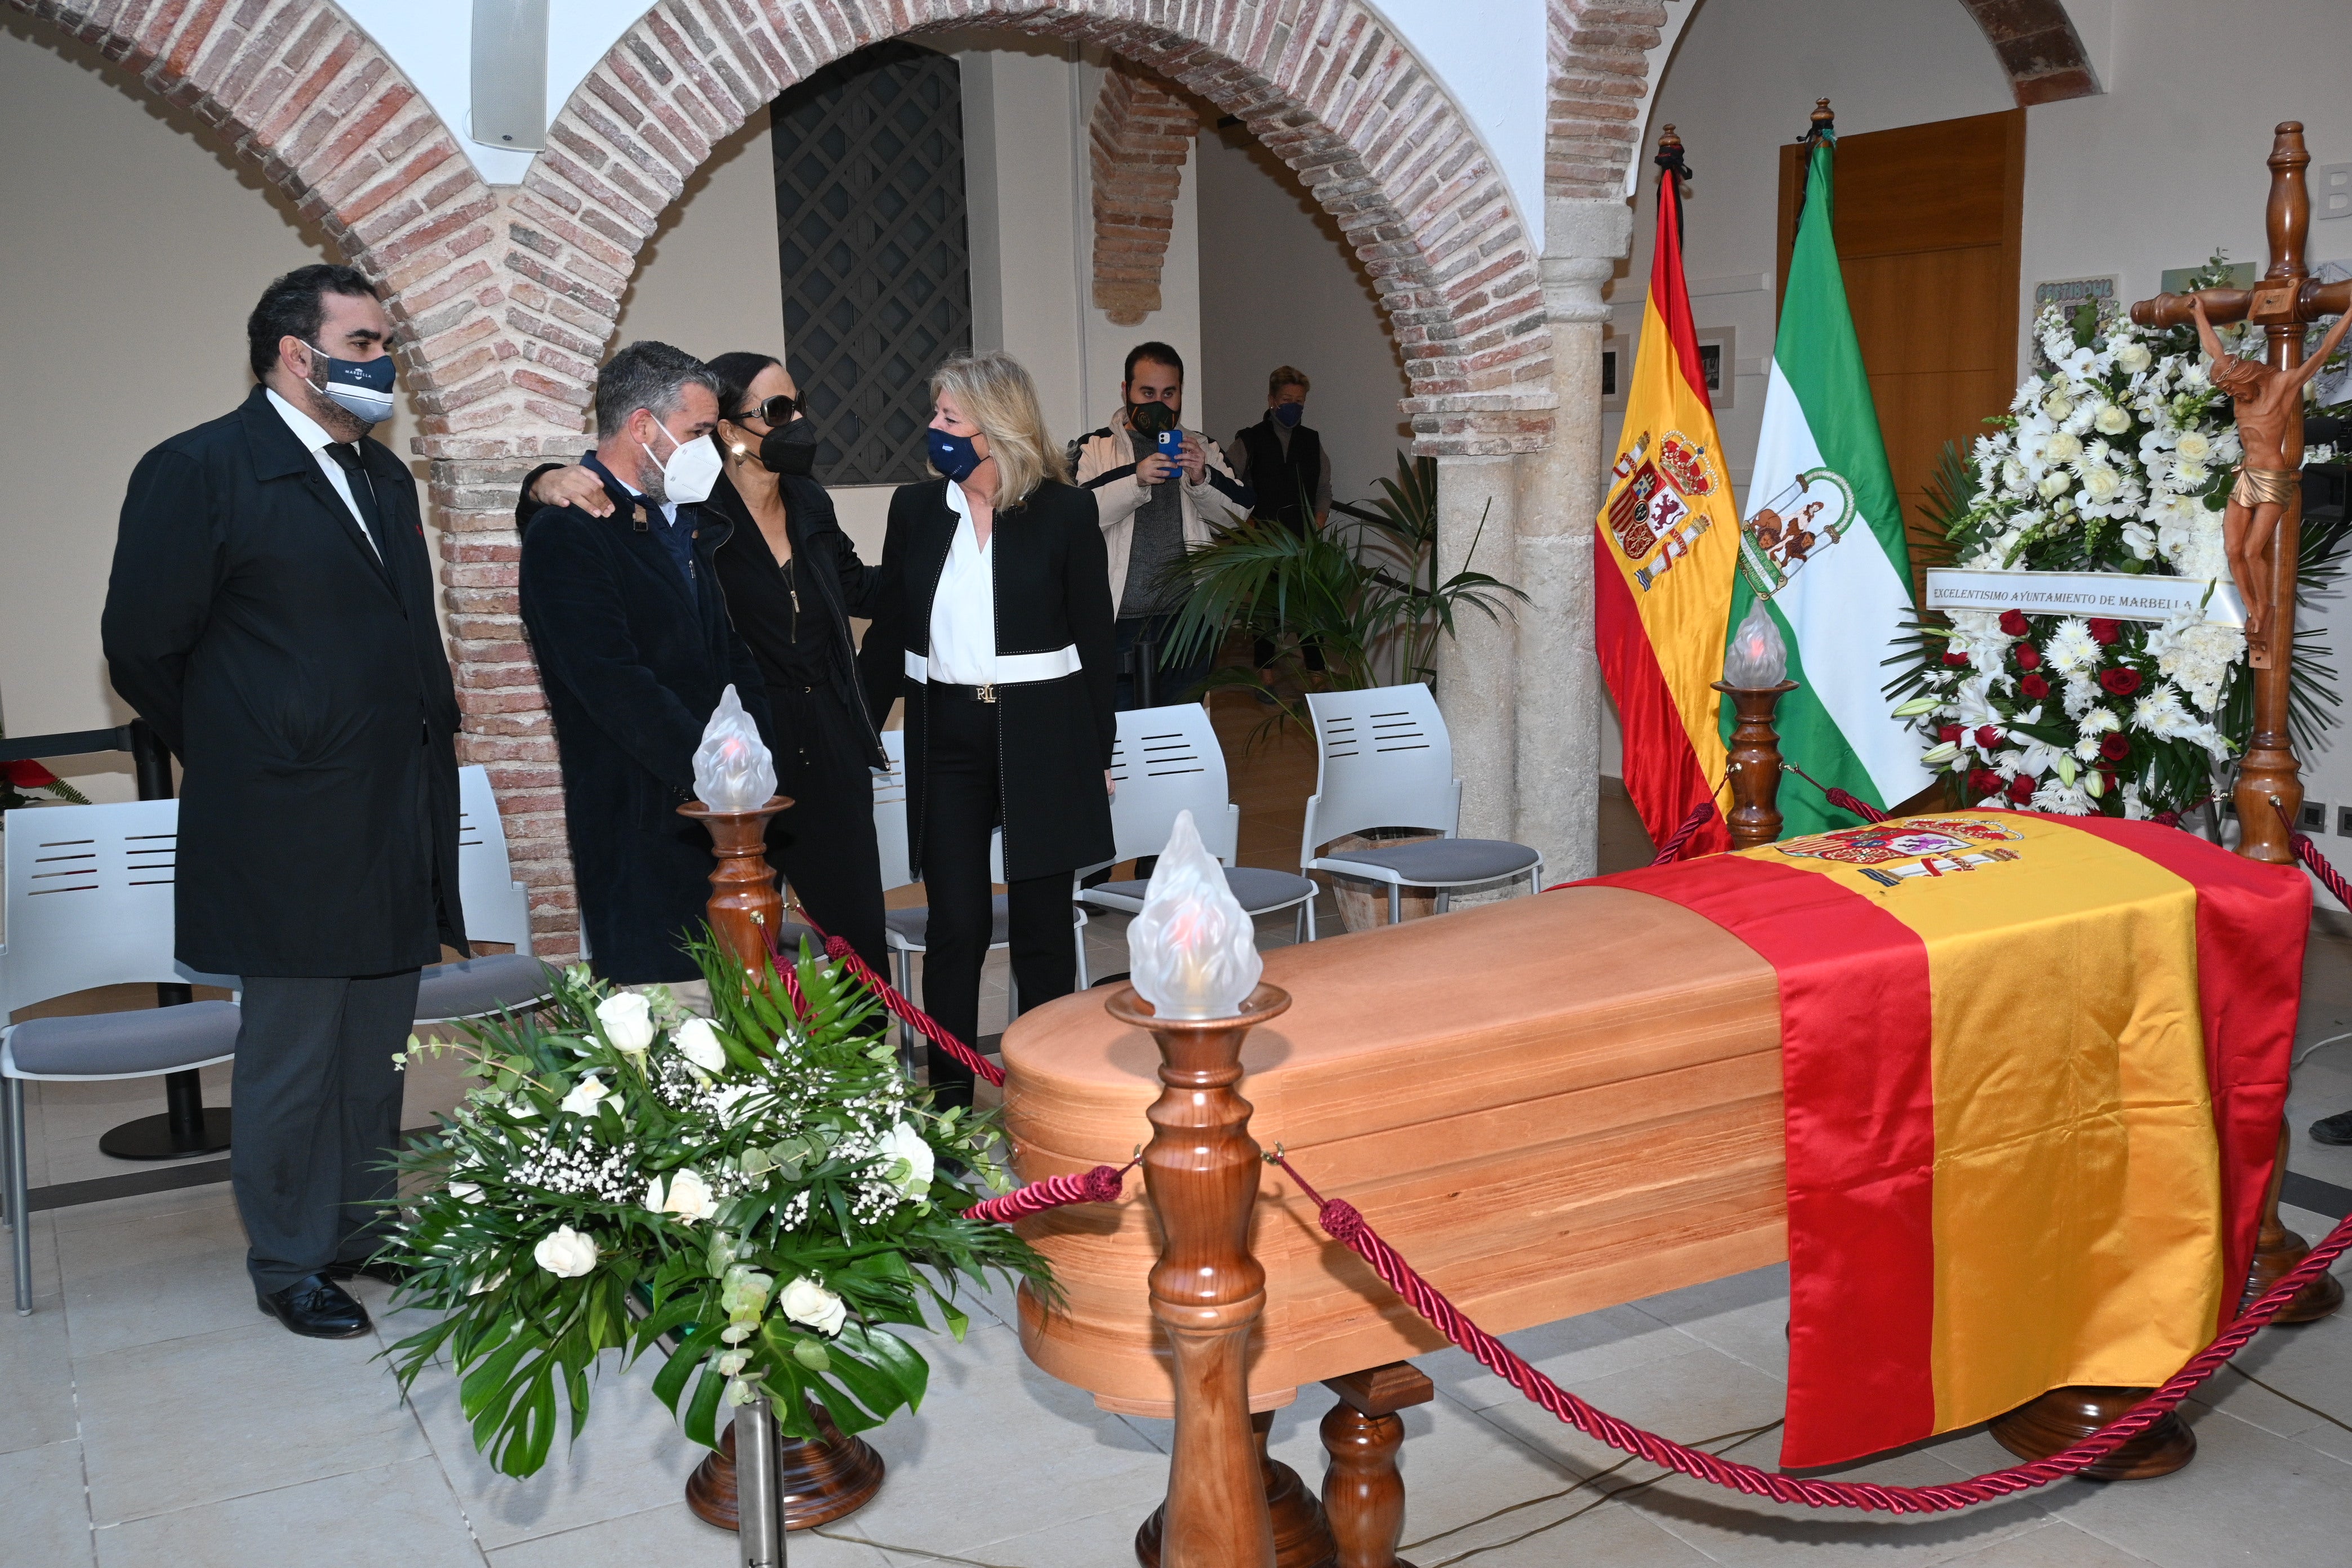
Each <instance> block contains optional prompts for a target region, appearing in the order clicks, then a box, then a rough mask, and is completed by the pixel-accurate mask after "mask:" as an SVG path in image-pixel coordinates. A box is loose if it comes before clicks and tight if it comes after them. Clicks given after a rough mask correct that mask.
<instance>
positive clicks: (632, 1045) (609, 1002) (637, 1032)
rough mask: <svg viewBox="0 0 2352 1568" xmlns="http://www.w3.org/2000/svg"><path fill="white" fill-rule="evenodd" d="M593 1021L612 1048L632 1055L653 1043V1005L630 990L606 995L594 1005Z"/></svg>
mask: <svg viewBox="0 0 2352 1568" xmlns="http://www.w3.org/2000/svg"><path fill="white" fill-rule="evenodd" d="M596 1021H597V1022H598V1023H600V1024H602V1025H604V1037H605V1038H606V1039H608V1040H610V1041H612V1042H613V1048H614V1050H616V1051H626V1052H627V1053H629V1054H630V1055H631V1056H635V1054H636V1053H638V1052H639V1051H642V1050H644V1049H645V1048H646V1047H647V1046H650V1045H652V1044H653V1043H654V1009H653V1004H652V1003H650V1002H647V1001H646V999H645V998H644V997H642V996H640V995H638V994H636V993H635V992H634V991H624V992H622V993H620V994H618V995H616V996H607V997H605V998H604V1000H603V1001H602V1002H599V1003H597V1004H596Z"/></svg>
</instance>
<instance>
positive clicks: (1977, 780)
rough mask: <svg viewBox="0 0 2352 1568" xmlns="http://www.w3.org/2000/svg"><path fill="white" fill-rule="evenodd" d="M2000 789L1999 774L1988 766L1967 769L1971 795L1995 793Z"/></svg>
mask: <svg viewBox="0 0 2352 1568" xmlns="http://www.w3.org/2000/svg"><path fill="white" fill-rule="evenodd" d="M1999 793H2000V774H1999V773H1995V772H1993V771H1992V770H1991V769H1990V768H1970V769H1969V794H1970V795H1979V796H1982V795H1997V794H1999Z"/></svg>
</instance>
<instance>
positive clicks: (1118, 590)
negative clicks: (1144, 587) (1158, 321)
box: [1070, 407, 1257, 615]
mask: <svg viewBox="0 0 2352 1568" xmlns="http://www.w3.org/2000/svg"><path fill="white" fill-rule="evenodd" d="M1185 434H1186V435H1188V436H1190V437H1192V439H1194V440H1195V441H1198V442H1199V443H1200V444H1201V448H1202V451H1204V452H1206V453H1207V454H1208V460H1207V461H1206V463H1204V464H1203V465H1202V469H1201V482H1200V483H1199V484H1194V483H1193V482H1192V481H1191V480H1190V479H1184V478H1183V477H1182V476H1181V473H1180V474H1179V475H1178V477H1176V478H1174V479H1169V480H1166V481H1165V482H1166V483H1169V484H1172V485H1176V486H1179V487H1181V498H1182V500H1183V502H1184V543H1185V545H1186V546H1187V547H1188V548H1191V547H1195V546H1199V545H1202V544H1206V543H1207V542H1209V539H1210V536H1211V535H1213V533H1215V532H1216V531H1218V530H1219V529H1223V528H1230V527H1232V526H1233V525H1234V524H1235V523H1238V522H1241V521H1244V520H1246V519H1247V518H1248V516H1249V514H1250V509H1251V508H1252V507H1254V506H1255V505H1256V504H1257V498H1256V496H1255V494H1254V493H1253V492H1252V491H1251V490H1250V489H1249V487H1248V486H1246V485H1244V484H1243V483H1241V482H1240V481H1239V480H1238V479H1234V471H1233V469H1232V468H1231V467H1229V466H1228V465H1227V464H1226V462H1225V454H1224V451H1223V448H1221V447H1219V446H1218V445H1217V444H1216V443H1215V442H1214V441H1212V440H1210V439H1209V437H1206V436H1204V435H1202V433H1201V432H1200V431H1198V430H1190V429H1188V430H1187V431H1185ZM1131 440H1132V436H1131V427H1130V426H1129V424H1128V422H1127V410H1126V409H1125V408H1124V407H1122V408H1120V410H1119V411H1118V413H1117V414H1115V415H1113V416H1111V422H1110V423H1109V424H1108V425H1106V426H1103V427H1102V428H1101V429H1099V430H1089V431H1087V433H1086V434H1085V435H1083V436H1081V437H1078V438H1077V439H1076V440H1075V441H1073V442H1071V443H1070V473H1071V477H1072V478H1073V479H1075V480H1076V483H1077V484H1079V485H1080V486H1082V487H1084V488H1085V489H1089V490H1092V491H1093V492H1094V495H1095V503H1096V505H1097V507H1099V508H1100V509H1101V512H1102V531H1103V544H1104V546H1105V547H1106V549H1107V550H1108V552H1109V555H1110V602H1111V613H1112V614H1113V615H1117V614H1118V601H1119V598H1120V596H1121V595H1123V594H1125V593H1126V591H1127V560H1128V555H1129V552H1131V551H1132V550H1133V549H1134V547H1135V514H1136V511H1137V510H1138V509H1139V508H1140V507H1141V506H1142V505H1143V503H1144V502H1145V501H1146V500H1150V497H1151V487H1150V485H1147V484H1143V483H1141V482H1139V480H1138V479H1136V477H1135V456H1134V448H1133V447H1132V445H1131Z"/></svg>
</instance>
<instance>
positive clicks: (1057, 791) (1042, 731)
mask: <svg viewBox="0 0 2352 1568" xmlns="http://www.w3.org/2000/svg"><path fill="white" fill-rule="evenodd" d="M947 486H948V481H947V480H945V479H927V480H924V481H923V482H921V483H919V484H911V485H901V486H900V487H899V488H898V493H897V494H895V495H893V496H892V497H891V498H890V521H889V526H888V530H887V532H886V534H885V535H884V538H883V544H882V584H881V591H880V593H879V594H878V595H877V601H878V604H877V607H878V609H879V611H880V614H878V615H877V617H876V619H875V622H874V625H873V626H871V627H870V628H869V629H868V630H867V632H866V643H865V647H863V648H861V649H860V650H859V654H858V664H859V668H860V669H861V670H862V671H863V672H864V676H865V679H866V689H867V691H868V693H869V694H870V695H872V696H873V697H874V698H875V699H876V700H877V707H878V706H881V705H883V703H884V701H886V699H885V698H884V696H883V694H884V693H886V692H890V691H893V690H895V689H903V690H904V693H905V695H906V699H907V719H906V725H907V829H908V846H907V847H908V856H909V858H910V859H911V860H912V862H913V866H914V870H915V874H916V875H917V876H918V877H919V876H921V875H922V855H923V800H924V795H925V790H924V773H925V763H924V756H925V752H924V736H925V731H926V728H927V724H926V716H927V710H928V707H929V702H930V701H931V700H933V698H932V694H931V692H930V689H929V685H928V683H927V682H926V681H925V680H924V679H923V675H924V672H925V668H926V665H927V661H928V656H929V651H930V635H931V597H932V595H933V593H934V592H935V591H936V590H937V589H938V587H939V581H940V571H941V569H942V568H943V567H944V566H945V565H946V564H947V559H948V551H949V548H950V545H952V544H953V543H954V542H955V531H956V528H957V526H958V523H959V521H960V520H959V519H958V518H957V516H956V513H955V510H954V509H953V508H951V507H950V506H949V505H948V499H947ZM990 557H991V562H992V575H993V578H994V583H995V590H996V651H997V657H998V658H1000V659H1006V660H1013V661H1017V663H1016V667H1015V668H1016V669H1017V671H1018V674H1017V675H1008V677H1007V679H1003V680H1001V681H1000V682H999V684H998V685H997V688H996V695H997V715H998V724H999V731H998V745H999V747H1000V755H1001V756H1002V758H1003V763H1002V764H1001V765H1002V767H1003V784H1002V787H1003V795H1004V874H1005V876H1007V877H1008V878H1011V879H1014V880H1025V879H1029V878H1032V877H1043V876H1046V875H1049V874H1051V873H1053V872H1056V871H1071V870H1076V868H1079V867H1081V866H1092V865H1097V864H1099V863H1101V862H1102V861H1105V860H1108V859H1109V858H1110V856H1111V831H1110V802H1109V799H1108V796H1107V795H1105V794H1104V792H1103V770H1104V769H1106V768H1108V767H1109V766H1110V756H1111V746H1112V743H1113V742H1114V741H1115V740H1116V739H1117V738H1118V721H1117V720H1116V719H1115V718H1114V717H1113V714H1112V709H1111V701H1112V688H1113V684H1114V682H1115V680H1116V679H1117V670H1116V668H1115V664H1116V639H1115V635H1114V633H1113V630H1112V625H1111V600H1110V575H1109V569H1108V563H1107V560H1106V557H1105V553H1104V549H1103V537H1102V528H1101V524H1100V521H1099V514H1098V512H1097V510H1096V506H1095V498H1094V497H1093V496H1092V495H1091V494H1090V493H1088V492H1087V491H1086V490H1082V489H1076V488H1074V487H1072V486H1069V485H1065V484H1056V483H1055V482H1054V481H1052V480H1050V479H1049V480H1047V481H1045V483H1043V484H1041V485H1039V486H1038V487H1037V489H1035V490H1034V491H1033V492H1032V493H1031V495H1030V497H1029V499H1028V500H1026V501H1025V502H1024V503H1023V504H1022V505H1021V506H1020V507H1018V508H1014V509H1012V510H1004V511H1000V512H998V513H997V515H996V523H995V529H994V532H993V534H992V548H991V551H990Z"/></svg>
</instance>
